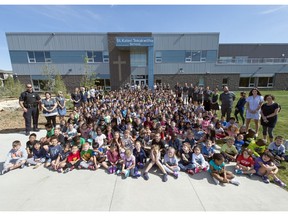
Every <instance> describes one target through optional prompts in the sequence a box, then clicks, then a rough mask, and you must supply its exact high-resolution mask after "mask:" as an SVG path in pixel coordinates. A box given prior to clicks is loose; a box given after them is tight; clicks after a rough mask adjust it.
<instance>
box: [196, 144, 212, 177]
mask: <svg viewBox="0 0 288 216" xmlns="http://www.w3.org/2000/svg"><path fill="white" fill-rule="evenodd" d="M193 151H194V153H193V154H192V164H193V168H194V170H195V171H194V172H195V173H199V172H201V171H202V170H203V171H206V170H207V169H208V167H209V164H208V162H207V161H205V159H204V156H203V155H202V154H201V150H200V148H199V147H198V146H196V147H195V148H194V150H193Z"/></svg>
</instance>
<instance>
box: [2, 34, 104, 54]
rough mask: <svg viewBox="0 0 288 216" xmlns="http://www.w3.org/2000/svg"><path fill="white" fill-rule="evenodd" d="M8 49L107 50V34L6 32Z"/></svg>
mask: <svg viewBox="0 0 288 216" xmlns="http://www.w3.org/2000/svg"><path fill="white" fill-rule="evenodd" d="M6 37H7V43H8V47H9V50H25V51H27V50H33V51H37V50H41V51H42V50H61V51H62V50H77V51H78V50H108V42H107V34H96V33H58V32H56V33H55V35H53V34H52V32H51V33H6Z"/></svg>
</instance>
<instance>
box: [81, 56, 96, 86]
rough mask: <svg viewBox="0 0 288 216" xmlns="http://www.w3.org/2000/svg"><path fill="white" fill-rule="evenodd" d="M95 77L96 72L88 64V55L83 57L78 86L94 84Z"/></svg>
mask: <svg viewBox="0 0 288 216" xmlns="http://www.w3.org/2000/svg"><path fill="white" fill-rule="evenodd" d="M96 79H97V75H96V72H95V71H93V68H92V66H91V65H89V64H88V57H87V56H85V57H84V76H83V77H82V79H81V82H80V86H85V87H90V86H94V85H95V80H96Z"/></svg>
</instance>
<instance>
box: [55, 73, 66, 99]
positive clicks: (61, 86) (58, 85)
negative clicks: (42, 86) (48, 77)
mask: <svg viewBox="0 0 288 216" xmlns="http://www.w3.org/2000/svg"><path fill="white" fill-rule="evenodd" d="M58 91H62V92H63V95H64V96H66V94H67V88H66V85H65V83H64V81H63V80H62V77H61V75H60V74H59V73H57V75H56V76H55V85H54V88H53V92H54V94H55V95H57V94H58Z"/></svg>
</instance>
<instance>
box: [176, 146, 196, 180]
mask: <svg viewBox="0 0 288 216" xmlns="http://www.w3.org/2000/svg"><path fill="white" fill-rule="evenodd" d="M178 166H179V167H180V169H181V170H182V171H184V172H187V173H188V174H191V175H193V174H194V171H193V165H192V150H191V146H190V143H189V142H184V143H183V145H182V149H181V151H180V161H179V162H178Z"/></svg>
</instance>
